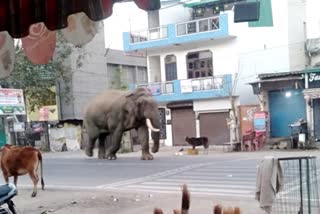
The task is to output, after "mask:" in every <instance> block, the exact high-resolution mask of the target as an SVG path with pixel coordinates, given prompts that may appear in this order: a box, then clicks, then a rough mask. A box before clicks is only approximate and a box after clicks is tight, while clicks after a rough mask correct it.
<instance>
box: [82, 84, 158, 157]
mask: <svg viewBox="0 0 320 214" xmlns="http://www.w3.org/2000/svg"><path fill="white" fill-rule="evenodd" d="M84 125H85V127H86V130H87V134H88V141H87V145H86V148H85V153H86V155H87V156H89V157H92V156H93V149H94V145H95V141H96V140H97V139H98V141H99V152H98V153H99V154H98V157H99V158H100V159H104V158H106V159H109V160H115V159H117V156H116V153H117V151H118V150H119V149H120V146H121V139H122V135H123V133H124V132H125V131H128V130H131V129H136V130H137V133H138V139H139V141H140V143H141V148H142V157H141V159H142V160H153V156H152V155H151V154H150V152H149V130H148V128H149V129H150V130H151V131H152V133H151V136H152V139H153V148H152V152H153V153H156V152H158V150H159V139H160V115H159V110H158V105H157V102H156V101H155V100H154V98H153V97H152V94H151V93H150V91H149V90H148V89H146V88H137V89H135V90H134V91H131V92H128V91H121V90H109V91H106V92H103V93H101V94H99V95H97V96H96V97H95V98H93V99H92V101H91V102H90V103H89V105H88V107H87V109H86V112H85V116H84ZM106 142H107V143H106ZM106 144H107V145H108V147H107V148H105V145H106Z"/></svg>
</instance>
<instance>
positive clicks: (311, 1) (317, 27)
mask: <svg viewBox="0 0 320 214" xmlns="http://www.w3.org/2000/svg"><path fill="white" fill-rule="evenodd" d="M305 1H306V24H307V26H306V30H307V38H308V39H315V38H319V37H320V13H319V8H320V1H319V0H305Z"/></svg>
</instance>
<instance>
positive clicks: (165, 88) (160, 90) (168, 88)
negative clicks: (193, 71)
mask: <svg viewBox="0 0 320 214" xmlns="http://www.w3.org/2000/svg"><path fill="white" fill-rule="evenodd" d="M138 87H142V88H148V89H149V90H150V91H151V93H152V95H161V94H172V93H174V84H173V81H168V82H155V83H148V84H139V85H138Z"/></svg>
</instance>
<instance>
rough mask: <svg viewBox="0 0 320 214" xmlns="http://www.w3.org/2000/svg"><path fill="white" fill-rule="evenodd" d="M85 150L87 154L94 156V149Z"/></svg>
mask: <svg viewBox="0 0 320 214" xmlns="http://www.w3.org/2000/svg"><path fill="white" fill-rule="evenodd" d="M85 152H86V155H87V156H88V157H92V156H93V150H90V149H86V150H85Z"/></svg>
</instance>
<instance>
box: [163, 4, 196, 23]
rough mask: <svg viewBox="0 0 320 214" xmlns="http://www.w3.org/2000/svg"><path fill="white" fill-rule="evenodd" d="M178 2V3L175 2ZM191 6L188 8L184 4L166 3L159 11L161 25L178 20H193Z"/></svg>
mask: <svg viewBox="0 0 320 214" xmlns="http://www.w3.org/2000/svg"><path fill="white" fill-rule="evenodd" d="M174 4H177V3H174ZM191 11H192V10H191V8H186V7H184V6H183V4H180V5H176V6H173V7H172V6H170V5H169V4H166V5H164V6H163V7H162V9H161V10H160V11H159V16H160V25H168V24H173V23H178V22H186V21H189V20H191V17H192V13H191Z"/></svg>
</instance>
